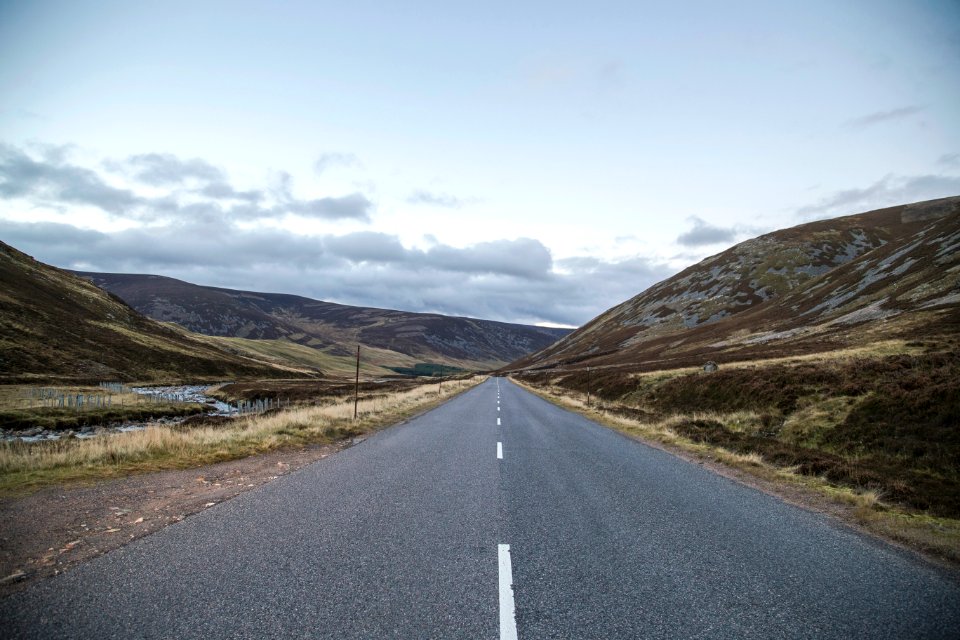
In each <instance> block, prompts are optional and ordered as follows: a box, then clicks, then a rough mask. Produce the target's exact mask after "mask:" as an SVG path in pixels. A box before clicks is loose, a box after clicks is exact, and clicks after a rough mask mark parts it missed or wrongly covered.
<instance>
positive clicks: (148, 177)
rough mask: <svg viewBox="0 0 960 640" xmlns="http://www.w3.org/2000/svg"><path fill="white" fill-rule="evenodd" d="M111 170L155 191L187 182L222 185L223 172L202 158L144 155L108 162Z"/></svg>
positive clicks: (163, 154)
mask: <svg viewBox="0 0 960 640" xmlns="http://www.w3.org/2000/svg"><path fill="white" fill-rule="evenodd" d="M105 165H106V166H107V168H109V169H113V170H116V169H120V170H123V169H126V170H128V171H129V172H130V173H132V175H133V176H134V177H135V178H136V179H137V180H138V181H140V182H142V183H144V184H149V185H152V186H155V187H165V186H170V185H181V184H184V183H186V182H187V181H188V180H199V181H202V182H212V183H222V182H224V181H225V180H226V176H225V175H224V174H223V172H222V171H221V170H220V169H218V168H216V167H214V166H213V165H212V164H210V163H209V162H206V161H205V160H201V159H200V158H191V159H189V160H182V159H180V158H178V157H177V156H175V155H173V154H170V153H143V154H138V155H133V156H130V157H128V158H127V159H126V160H125V161H123V162H117V161H108V162H106V163H105Z"/></svg>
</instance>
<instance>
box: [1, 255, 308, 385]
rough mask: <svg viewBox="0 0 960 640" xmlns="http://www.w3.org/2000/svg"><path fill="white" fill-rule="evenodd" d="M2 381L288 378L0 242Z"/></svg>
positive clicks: (261, 363)
mask: <svg viewBox="0 0 960 640" xmlns="http://www.w3.org/2000/svg"><path fill="white" fill-rule="evenodd" d="M0 302H2V305H0V382H2V383H13V382H36V381H57V382H71V381H73V382H94V381H102V380H119V381H131V380H136V381H144V382H147V381H158V380H174V379H177V380H180V379H192V380H204V379H206V380H214V379H223V378H232V377H237V376H273V377H276V376H278V375H290V372H289V371H283V370H280V369H277V368H275V367H272V366H269V365H267V364H265V363H263V362H256V361H253V360H250V359H247V358H243V357H240V356H237V355H232V354H229V353H226V352H225V351H223V350H220V349H217V348H215V347H213V346H211V345H208V344H206V343H203V342H199V341H197V340H194V339H191V338H190V337H189V336H187V335H185V334H184V333H182V332H179V331H175V330H173V329H171V328H169V327H166V326H164V325H162V324H160V323H158V322H155V321H153V320H150V319H149V318H145V317H144V316H142V315H141V314H139V313H137V312H136V311H135V310H134V309H132V308H130V307H129V306H128V305H127V304H126V303H124V302H123V301H122V300H120V299H119V298H116V297H114V296H112V295H110V294H108V293H106V292H105V291H103V290H101V289H99V288H97V287H95V286H94V285H92V284H91V283H89V282H88V281H86V280H84V279H82V278H78V277H76V276H74V275H72V274H71V273H69V272H66V271H63V270H61V269H57V268H55V267H51V266H49V265H46V264H43V263H42V262H38V261H36V260H34V259H33V258H31V257H30V256H28V255H26V254H24V253H21V252H20V251H17V250H16V249H14V248H13V247H11V246H9V245H7V244H4V243H3V242H0Z"/></svg>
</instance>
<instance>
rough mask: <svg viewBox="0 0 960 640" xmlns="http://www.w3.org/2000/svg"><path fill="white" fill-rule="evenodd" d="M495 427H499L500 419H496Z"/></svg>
mask: <svg viewBox="0 0 960 640" xmlns="http://www.w3.org/2000/svg"><path fill="white" fill-rule="evenodd" d="M497 426H498V427H499V426H500V418H497Z"/></svg>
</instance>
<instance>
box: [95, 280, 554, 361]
mask: <svg viewBox="0 0 960 640" xmlns="http://www.w3.org/2000/svg"><path fill="white" fill-rule="evenodd" d="M76 273H77V275H79V276H82V277H83V278H86V279H88V280H90V281H91V282H93V283H94V284H96V285H97V286H99V287H101V288H103V289H105V290H107V291H110V292H111V293H113V294H115V295H117V296H119V297H120V298H122V299H123V300H125V301H126V302H127V303H128V304H130V305H131V306H132V307H133V308H135V309H136V310H137V311H139V312H141V313H143V314H144V315H147V316H149V317H151V318H154V319H156V320H160V321H164V322H173V323H176V324H178V325H180V326H182V327H184V328H186V329H188V330H190V331H193V332H196V333H200V334H204V335H207V336H215V337H218V338H220V339H221V341H220V342H218V344H221V345H225V344H232V345H234V346H235V347H237V348H243V349H251V348H252V349H256V348H258V347H261V346H262V345H260V344H257V343H256V342H255V341H266V340H270V341H281V342H283V343H295V344H297V345H301V346H304V347H309V348H311V349H314V350H315V351H317V352H319V354H321V355H323V356H326V357H328V361H329V362H330V363H333V362H335V360H336V359H337V358H343V359H346V358H349V357H351V356H352V354H354V353H355V349H356V345H358V344H361V345H364V346H365V347H367V348H368V349H370V356H371V357H373V358H374V360H375V362H376V363H377V364H379V365H380V366H382V367H394V368H397V369H400V368H403V369H406V368H411V367H414V366H415V365H417V364H438V365H439V364H444V365H447V366H456V367H462V368H467V369H489V368H497V367H500V366H502V365H504V364H506V363H508V362H510V361H512V360H515V359H517V358H519V357H522V356H524V355H526V354H528V353H531V352H533V351H537V350H539V349H543V348H544V347H546V346H547V345H549V344H551V343H553V342H554V341H555V340H557V339H559V338H562V337H563V336H565V335H567V334H568V333H570V330H569V329H553V328H545V327H534V326H528V325H519V324H509V323H505V322H494V321H491V320H477V319H473V318H461V317H450V316H444V315H439V314H429V313H409V312H405V311H391V310H387V309H374V308H368V307H353V306H347V305H342V304H334V303H330V302H322V301H319V300H312V299H310V298H304V297H300V296H294V295H286V294H277V293H255V292H251V291H236V290H232V289H220V288H216V287H205V286H200V285H195V284H190V283H188V282H183V281H181V280H175V279H173V278H167V277H163V276H154V275H134V274H116V273H89V272H76ZM230 339H236V340H232V341H231V340H230ZM241 339H242V341H241ZM224 340H226V341H224ZM342 366H344V367H345V364H343V365H342Z"/></svg>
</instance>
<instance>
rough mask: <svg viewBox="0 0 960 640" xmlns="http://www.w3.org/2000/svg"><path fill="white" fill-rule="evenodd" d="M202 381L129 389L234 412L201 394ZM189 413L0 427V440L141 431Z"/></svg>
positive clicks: (211, 411)
mask: <svg viewBox="0 0 960 640" xmlns="http://www.w3.org/2000/svg"><path fill="white" fill-rule="evenodd" d="M209 386H210V385H208V384H201V385H192V384H188V385H176V386H168V387H130V391H132V392H134V393H137V394H139V395H142V396H150V397H154V398H157V400H158V401H163V402H196V403H197V404H201V405H204V406H206V407H207V410H206V411H205V412H204V415H208V416H229V415H235V414H236V413H237V407H235V406H233V405H231V404H228V403H226V402H221V401H220V400H217V399H215V398H211V397H210V396H207V395H206V394H204V391H205V390H206V389H207V388H208V387H209ZM188 417H190V416H176V417H161V418H157V419H155V420H130V421H124V422H114V423H111V424H108V425H91V426H85V427H80V428H77V429H56V430H54V429H44V428H42V427H31V428H27V429H0V442H11V441H15V440H20V441H22V442H41V441H44V440H60V439H61V438H70V437H74V438H93V437H96V436H99V435H104V434H114V433H125V432H127V431H141V430H143V429H146V428H147V425H148V424H160V425H173V424H179V423H181V422H183V421H184V420H186V419H187V418H188Z"/></svg>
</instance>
